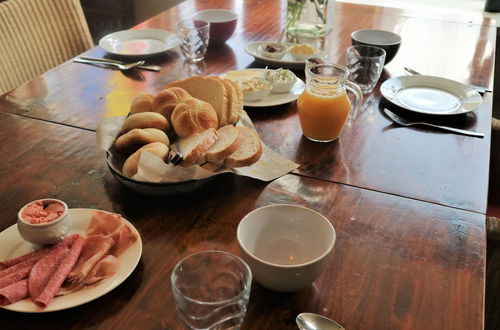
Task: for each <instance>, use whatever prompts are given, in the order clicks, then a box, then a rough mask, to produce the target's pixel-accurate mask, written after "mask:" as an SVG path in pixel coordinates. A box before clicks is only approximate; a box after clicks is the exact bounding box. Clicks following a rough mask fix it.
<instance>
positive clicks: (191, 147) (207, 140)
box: [177, 128, 218, 166]
mask: <svg viewBox="0 0 500 330" xmlns="http://www.w3.org/2000/svg"><path fill="white" fill-rule="evenodd" d="M217 138H218V133H217V130H216V129H215V128H209V129H207V130H205V131H203V132H201V133H198V134H194V135H190V136H188V137H184V138H179V140H178V141H177V145H178V146H179V149H180V152H181V154H182V156H183V159H184V160H183V161H182V163H181V165H183V166H191V165H194V164H196V163H197V161H198V159H199V158H200V157H201V156H202V155H203V154H205V152H206V151H207V150H208V149H209V148H210V147H211V146H212V145H213V144H214V143H215V141H217Z"/></svg>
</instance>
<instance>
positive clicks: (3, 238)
mask: <svg viewBox="0 0 500 330" xmlns="http://www.w3.org/2000/svg"><path fill="white" fill-rule="evenodd" d="M93 211H95V210H92V209H70V210H69V212H71V215H72V217H73V227H72V229H71V231H70V234H83V233H85V229H86V228H87V225H88V224H89V222H90V219H91V218H92V212H93ZM125 221H126V220H125ZM126 223H127V224H128V225H129V226H130V228H131V229H132V230H133V231H134V232H135V233H136V234H137V238H138V239H137V241H136V242H135V243H134V244H132V245H131V246H130V247H129V248H128V249H127V250H125V251H124V252H123V253H122V254H121V255H120V256H119V257H118V260H119V261H120V268H118V271H117V272H116V274H114V275H113V276H111V277H110V278H108V279H106V280H104V281H103V282H101V283H100V284H98V285H97V286H95V287H92V288H88V289H82V290H80V291H77V292H74V293H71V294H68V295H65V296H59V297H55V298H54V300H52V302H51V303H50V304H49V305H48V306H47V307H46V308H40V307H38V306H37V305H35V304H34V303H33V302H32V301H31V300H30V299H29V298H26V299H23V300H20V301H18V302H16V303H13V304H10V305H7V306H1V307H2V308H4V309H8V310H11V311H16V312H26V313H46V312H54V311H58V310H62V309H67V308H71V307H75V306H78V305H82V304H85V303H87V302H89V301H91V300H94V299H97V298H99V297H100V296H102V295H104V294H106V293H108V292H109V291H111V290H113V289H114V288H116V287H117V286H118V285H119V284H120V283H122V282H123V281H125V279H126V278H127V277H129V275H130V274H132V271H133V270H134V269H135V267H136V266H137V264H138V263H139V260H140V259H141V254H142V242H141V236H140V235H139V233H138V232H137V229H136V228H135V227H134V226H133V225H132V224H131V223H130V222H128V221H126ZM33 250H34V249H33V245H32V244H31V243H28V242H26V241H25V240H23V239H22V238H21V236H20V235H19V232H18V231H17V225H12V226H10V227H9V228H7V229H5V230H4V231H2V232H1V233H0V260H7V259H11V258H15V257H17V256H20V255H23V254H26V253H28V252H31V251H33Z"/></svg>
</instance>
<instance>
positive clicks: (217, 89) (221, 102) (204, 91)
mask: <svg viewBox="0 0 500 330" xmlns="http://www.w3.org/2000/svg"><path fill="white" fill-rule="evenodd" d="M167 87H181V88H183V89H185V90H186V91H187V92H188V93H189V94H191V96H193V97H194V98H197V99H200V100H202V101H205V102H208V103H210V104H211V105H212V106H213V108H214V110H215V111H216V112H217V116H218V118H219V127H222V126H225V125H227V124H230V123H229V120H228V119H227V118H226V117H227V108H228V106H229V101H228V99H229V95H228V93H229V92H228V90H227V89H226V87H225V85H224V84H223V83H222V82H220V81H219V80H218V79H215V78H214V77H204V76H193V77H190V78H187V79H184V80H177V81H174V82H172V83H170V84H169V85H168V86H167Z"/></svg>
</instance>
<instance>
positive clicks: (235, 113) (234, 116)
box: [224, 79, 243, 124]
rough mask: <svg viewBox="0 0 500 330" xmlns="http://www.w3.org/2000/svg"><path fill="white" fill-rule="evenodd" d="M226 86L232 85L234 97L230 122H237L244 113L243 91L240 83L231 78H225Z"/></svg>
mask: <svg viewBox="0 0 500 330" xmlns="http://www.w3.org/2000/svg"><path fill="white" fill-rule="evenodd" d="M224 81H225V82H226V86H227V85H229V86H232V98H231V106H230V115H229V116H228V118H229V122H231V123H233V124H234V123H236V122H237V121H238V119H240V117H241V114H242V113H243V92H242V91H241V88H240V87H239V86H238V84H237V83H236V82H234V81H232V80H231V79H224Z"/></svg>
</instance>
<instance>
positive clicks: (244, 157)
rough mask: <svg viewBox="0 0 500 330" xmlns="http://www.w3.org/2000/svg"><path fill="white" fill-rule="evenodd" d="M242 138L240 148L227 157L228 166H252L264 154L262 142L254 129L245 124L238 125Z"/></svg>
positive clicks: (226, 163)
mask: <svg viewBox="0 0 500 330" xmlns="http://www.w3.org/2000/svg"><path fill="white" fill-rule="evenodd" d="M236 129H237V130H238V132H239V136H240V138H241V140H242V142H241V144H240V146H239V148H238V149H236V151H235V152H233V153H232V154H231V155H229V156H227V157H226V160H225V161H224V165H225V166H226V167H231V168H234V167H242V166H250V165H252V164H253V163H255V162H257V161H258V160H259V159H260V156H261V155H262V142H261V141H260V137H259V135H258V134H257V132H255V131H254V130H253V129H251V128H249V127H245V126H239V127H236Z"/></svg>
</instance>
